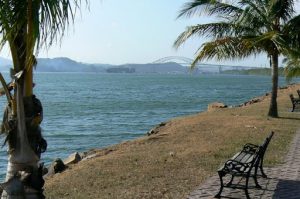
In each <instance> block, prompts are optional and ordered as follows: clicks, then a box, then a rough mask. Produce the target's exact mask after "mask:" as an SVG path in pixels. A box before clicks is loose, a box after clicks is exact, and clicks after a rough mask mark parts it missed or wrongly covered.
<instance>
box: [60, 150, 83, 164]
mask: <svg viewBox="0 0 300 199" xmlns="http://www.w3.org/2000/svg"><path fill="white" fill-rule="evenodd" d="M80 160H81V156H80V155H79V153H78V152H75V153H73V154H71V155H70V156H69V157H67V158H66V159H64V164H65V165H69V164H75V163H77V162H79V161H80Z"/></svg>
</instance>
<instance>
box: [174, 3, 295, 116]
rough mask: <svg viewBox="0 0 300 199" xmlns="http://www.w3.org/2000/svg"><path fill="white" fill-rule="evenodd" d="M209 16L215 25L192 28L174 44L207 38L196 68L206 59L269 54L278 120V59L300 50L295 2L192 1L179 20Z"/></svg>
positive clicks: (273, 109)
mask: <svg viewBox="0 0 300 199" xmlns="http://www.w3.org/2000/svg"><path fill="white" fill-rule="evenodd" d="M202 14H206V15H209V16H212V17H214V20H217V21H216V22H212V23H206V24H198V25H194V26H189V27H187V28H186V30H185V31H184V32H183V33H181V34H180V35H179V36H178V38H177V40H176V41H175V43H174V46H175V47H176V48H178V47H179V46H181V45H182V44H183V43H184V42H186V41H187V40H188V39H189V38H191V37H192V36H205V37H207V38H211V41H208V42H205V43H203V44H202V45H201V47H200V48H199V50H198V51H197V52H196V57H195V59H194V61H193V63H192V67H194V66H195V65H196V64H197V63H198V62H200V61H202V60H204V59H216V60H223V59H243V58H245V57H248V56H250V55H258V54H260V53H266V54H267V56H268V58H269V60H270V66H271V67H272V95H271V103H270V107H269V112H268V115H269V116H271V117H278V110H277V89H278V57H279V56H280V55H282V54H283V55H285V54H288V53H289V52H290V51H291V49H297V48H298V47H299V38H300V37H299V36H300V26H299V25H300V16H299V15H298V16H295V12H294V1H293V0H237V1H222V0H193V1H190V2H188V3H186V4H185V5H184V7H183V9H182V10H181V11H180V14H179V16H178V17H191V16H194V15H202Z"/></svg>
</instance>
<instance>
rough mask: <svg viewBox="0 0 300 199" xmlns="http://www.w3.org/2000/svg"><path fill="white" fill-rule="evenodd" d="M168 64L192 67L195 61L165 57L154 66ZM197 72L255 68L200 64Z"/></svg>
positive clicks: (178, 57)
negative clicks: (173, 63)
mask: <svg viewBox="0 0 300 199" xmlns="http://www.w3.org/2000/svg"><path fill="white" fill-rule="evenodd" d="M168 62H175V63H178V64H180V65H182V66H185V67H190V66H191V64H192V63H193V59H190V58H187V57H180V56H169V57H163V58H160V59H158V60H155V61H154V62H152V63H154V64H157V63H168ZM196 67H197V69H196V70H197V71H199V72H212V73H220V72H222V71H225V70H248V69H253V68H255V67H248V66H229V65H220V64H205V63H198V64H196Z"/></svg>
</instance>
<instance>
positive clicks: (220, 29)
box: [174, 22, 249, 48]
mask: <svg viewBox="0 0 300 199" xmlns="http://www.w3.org/2000/svg"><path fill="white" fill-rule="evenodd" d="M242 31H245V30H244V28H243V27H237V26H236V25H235V24H232V23H226V22H218V23H208V24H198V25H195V26H188V27H187V28H186V30H185V31H184V32H182V33H181V34H180V35H179V36H178V37H177V39H176V41H175V42H174V47H175V48H178V47H179V46H180V45H182V44H183V43H184V42H186V41H187V40H188V39H189V38H190V37H192V36H202V37H212V38H221V37H227V36H233V35H236V34H237V32H242ZM248 31H249V30H248Z"/></svg>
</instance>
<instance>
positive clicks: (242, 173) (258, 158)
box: [215, 132, 274, 199]
mask: <svg viewBox="0 0 300 199" xmlns="http://www.w3.org/2000/svg"><path fill="white" fill-rule="evenodd" d="M273 135H274V132H271V133H270V134H269V136H268V137H267V138H266V139H265V141H264V142H263V144H262V145H260V146H258V145H254V144H250V143H248V144H245V145H244V147H243V149H242V150H241V151H240V152H238V153H237V154H235V155H234V156H233V157H232V158H230V159H229V160H227V161H226V162H225V164H224V165H223V166H222V167H221V168H220V169H219V170H218V174H219V178H220V184H221V185H220V190H219V192H218V193H217V194H216V195H215V198H220V197H221V193H222V191H223V188H224V187H227V188H232V189H244V191H245V194H246V197H247V198H248V199H249V198H250V196H249V192H248V185H249V178H250V177H252V178H253V179H254V182H255V187H256V188H261V186H260V185H259V184H258V181H257V176H258V169H260V172H261V174H262V177H264V178H267V175H266V174H265V173H264V171H263V159H264V155H265V152H266V150H267V147H268V145H269V143H270V141H271V139H272V137H273ZM253 169H254V170H253ZM227 174H229V175H231V179H230V181H229V182H228V183H227V184H224V182H223V177H225V176H226V175H227ZM236 176H239V177H245V178H246V180H245V181H246V182H245V185H244V186H243V185H238V184H233V183H232V182H233V179H234V177H236Z"/></svg>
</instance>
